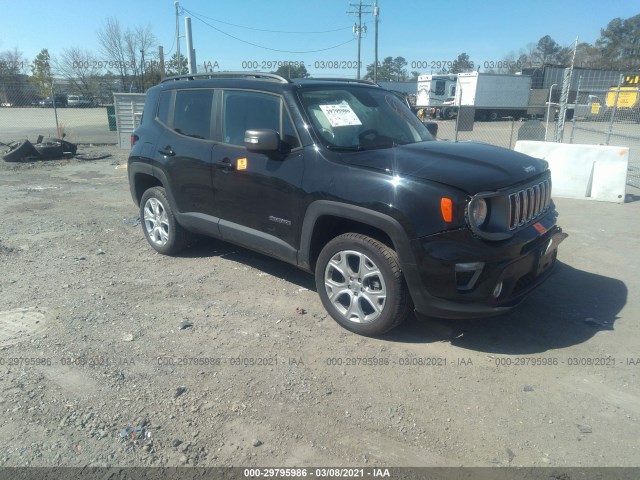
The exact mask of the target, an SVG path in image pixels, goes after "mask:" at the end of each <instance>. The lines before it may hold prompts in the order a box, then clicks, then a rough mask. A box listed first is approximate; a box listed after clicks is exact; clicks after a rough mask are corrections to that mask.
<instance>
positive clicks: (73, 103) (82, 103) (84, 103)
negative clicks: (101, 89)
mask: <svg viewBox="0 0 640 480" xmlns="http://www.w3.org/2000/svg"><path fill="white" fill-rule="evenodd" d="M67 105H68V106H69V107H76V108H88V107H92V106H93V102H92V101H91V100H89V99H88V98H85V97H83V96H82V95H69V96H68V97H67Z"/></svg>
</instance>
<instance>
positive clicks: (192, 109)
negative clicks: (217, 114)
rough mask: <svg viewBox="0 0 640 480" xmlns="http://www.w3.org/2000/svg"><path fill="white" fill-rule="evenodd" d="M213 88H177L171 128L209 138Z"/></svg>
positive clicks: (187, 134)
mask: <svg viewBox="0 0 640 480" xmlns="http://www.w3.org/2000/svg"><path fill="white" fill-rule="evenodd" d="M212 102H213V90H209V89H199V90H195V89H194V90H178V91H177V92H176V102H175V108H174V114H173V129H174V130H175V131H176V132H178V133H180V134H182V135H186V136H188V137H193V138H204V139H210V138H211V104H212Z"/></svg>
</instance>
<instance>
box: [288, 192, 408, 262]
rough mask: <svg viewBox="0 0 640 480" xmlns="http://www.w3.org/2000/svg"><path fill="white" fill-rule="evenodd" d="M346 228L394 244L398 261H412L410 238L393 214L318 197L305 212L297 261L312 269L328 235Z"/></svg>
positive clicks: (329, 238) (336, 233) (333, 235)
mask: <svg viewBox="0 0 640 480" xmlns="http://www.w3.org/2000/svg"><path fill="white" fill-rule="evenodd" d="M347 232H354V233H361V234H364V235H367V236H370V237H372V238H374V239H376V240H378V241H380V242H382V243H384V244H385V245H387V246H389V247H391V248H393V249H394V250H395V251H396V253H397V254H398V258H399V259H400V262H401V264H404V263H413V260H412V259H413V255H412V254H411V248H410V245H409V239H408V238H407V236H406V234H405V232H404V229H403V227H402V225H401V224H400V223H399V222H398V221H397V220H396V219H394V218H393V217H391V216H389V215H386V214H384V213H381V212H377V211H374V210H370V209H367V208H364V207H359V206H357V205H349V204H344V203H340V202H334V201H330V200H318V201H316V202H313V203H312V204H311V205H310V206H309V207H308V208H307V212H306V214H305V218H304V221H303V224H302V232H301V238H300V251H299V252H298V265H299V266H300V267H301V268H304V269H305V270H308V271H311V272H313V271H314V270H315V263H316V260H317V259H318V255H319V254H320V251H321V250H322V248H323V247H324V246H325V245H326V244H327V243H328V242H329V241H330V240H331V239H333V238H335V237H337V236H338V235H341V234H343V233H347Z"/></svg>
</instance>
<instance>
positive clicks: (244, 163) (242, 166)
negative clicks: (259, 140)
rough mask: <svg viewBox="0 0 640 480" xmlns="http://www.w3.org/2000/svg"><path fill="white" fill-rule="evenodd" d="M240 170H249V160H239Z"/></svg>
mask: <svg viewBox="0 0 640 480" xmlns="http://www.w3.org/2000/svg"><path fill="white" fill-rule="evenodd" d="M237 168H238V170H246V169H247V159H246V158H239V159H238V167H237Z"/></svg>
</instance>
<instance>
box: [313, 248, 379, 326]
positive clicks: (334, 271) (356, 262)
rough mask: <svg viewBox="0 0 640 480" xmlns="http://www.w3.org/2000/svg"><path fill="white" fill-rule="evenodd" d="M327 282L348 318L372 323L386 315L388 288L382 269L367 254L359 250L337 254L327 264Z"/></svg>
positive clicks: (335, 302) (331, 297) (331, 295)
mask: <svg viewBox="0 0 640 480" xmlns="http://www.w3.org/2000/svg"><path fill="white" fill-rule="evenodd" d="M324 285H325V290H326V292H327V297H328V298H329V301H330V302H331V304H332V305H333V306H334V307H335V308H336V310H338V312H339V313H340V314H341V315H342V316H343V318H344V319H345V320H347V321H349V322H353V323H370V322H373V321H375V320H377V319H378V318H379V317H380V315H382V312H383V310H384V306H385V304H386V299H387V288H386V284H385V282H384V278H383V276H382V272H381V271H380V268H379V267H378V266H377V265H376V264H375V263H374V262H373V260H371V258H370V257H368V256H367V255H365V254H363V253H361V252H358V251H355V250H342V251H339V252H337V253H335V254H334V255H333V256H332V257H331V258H330V259H329V262H328V263H327V266H326V267H325V271H324Z"/></svg>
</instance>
